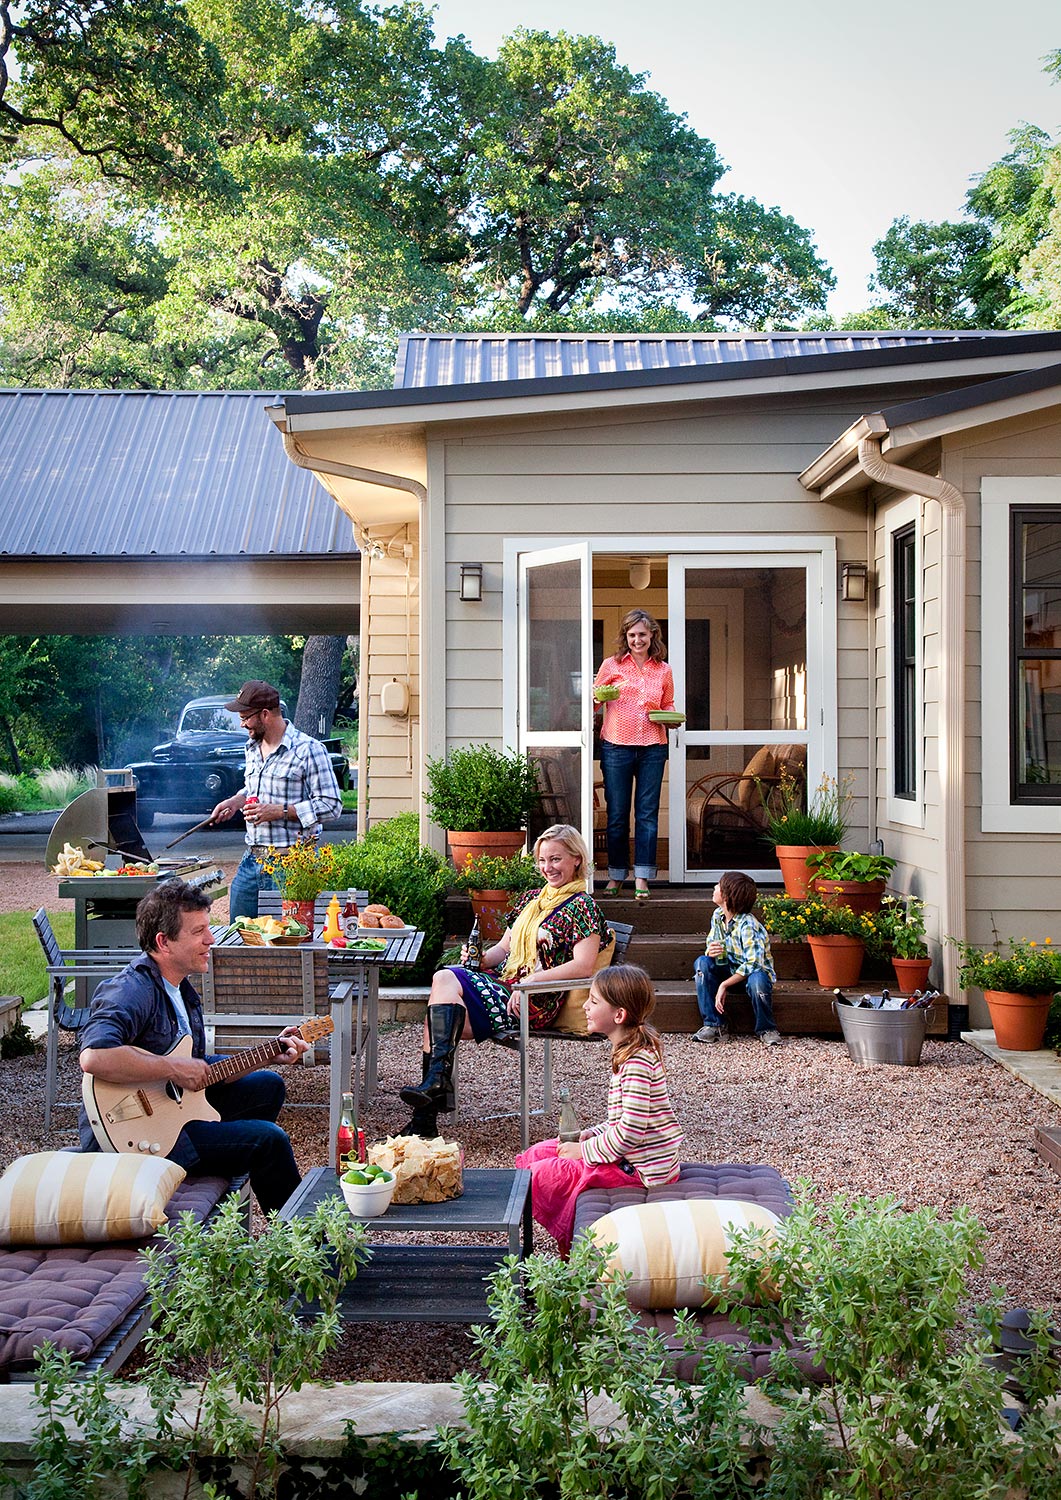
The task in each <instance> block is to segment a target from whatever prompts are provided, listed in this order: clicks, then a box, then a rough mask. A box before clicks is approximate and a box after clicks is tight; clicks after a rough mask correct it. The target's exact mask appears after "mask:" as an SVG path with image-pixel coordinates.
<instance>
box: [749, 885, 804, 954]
mask: <svg viewBox="0 0 1061 1500" xmlns="http://www.w3.org/2000/svg"><path fill="white" fill-rule="evenodd" d="M759 916H760V918H761V920H762V924H763V926H764V927H765V928H766V930H767V932H768V933H769V934H770V936H771V937H775V938H780V939H781V941H782V942H785V943H801V942H802V941H803V939H804V938H805V937H806V936H807V919H806V917H805V916H804V914H803V902H802V901H801V900H800V898H799V897H798V896H764V897H763V899H762V900H761V901H760V902H759Z"/></svg>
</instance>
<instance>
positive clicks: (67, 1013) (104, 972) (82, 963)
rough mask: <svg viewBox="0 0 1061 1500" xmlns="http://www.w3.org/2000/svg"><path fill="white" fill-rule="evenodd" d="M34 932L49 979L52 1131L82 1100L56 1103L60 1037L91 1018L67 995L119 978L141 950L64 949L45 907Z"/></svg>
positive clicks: (47, 1104) (47, 1074) (47, 1082)
mask: <svg viewBox="0 0 1061 1500" xmlns="http://www.w3.org/2000/svg"><path fill="white" fill-rule="evenodd" d="M32 922H33V930H34V931H35V932H36V934H37V939H38V941H39V942H40V945H41V948H42V950H43V952H44V964H45V969H46V971H47V975H48V1032H47V1038H46V1063H45V1070H44V1128H45V1130H51V1128H52V1110H53V1109H56V1108H63V1109H76V1108H77V1106H78V1105H79V1104H80V1102H81V1101H80V1099H76V1100H74V1099H69V1100H67V1099H64V1100H61V1101H60V1100H58V1099H56V1097H55V1096H56V1093H57V1092H58V1077H59V1033H60V1031H69V1032H73V1033H75V1034H76V1033H77V1032H79V1031H81V1029H82V1028H83V1027H84V1025H85V1023H86V1022H87V1020H88V1017H89V1009H90V1007H89V1006H87V1005H72V1004H70V1003H69V1001H68V1000H67V993H68V992H69V991H70V990H71V989H72V986H73V984H74V982H75V980H77V979H103V978H106V977H107V976H108V975H111V974H117V973H118V972H119V971H120V970H121V969H124V968H125V966H126V964H128V963H131V962H132V960H133V959H134V958H135V957H136V956H137V954H138V952H139V951H140V950H139V949H138V948H111V949H107V948H60V946H59V940H58V938H57V937H56V936H55V930H54V928H53V927H52V924H51V922H50V921H49V920H48V913H47V912H46V911H45V910H44V907H43V906H41V907H38V908H37V910H36V911H35V912H34V914H33V917H32Z"/></svg>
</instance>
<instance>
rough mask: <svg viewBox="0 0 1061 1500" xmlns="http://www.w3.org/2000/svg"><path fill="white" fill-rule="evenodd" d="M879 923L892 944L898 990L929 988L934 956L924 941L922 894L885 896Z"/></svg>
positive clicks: (911, 992)
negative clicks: (931, 957)
mask: <svg viewBox="0 0 1061 1500" xmlns="http://www.w3.org/2000/svg"><path fill="white" fill-rule="evenodd" d="M877 926H878V928H879V929H880V933H881V936H882V937H883V938H884V939H885V940H886V941H887V942H889V943H890V944H891V949H892V968H893V969H894V970H895V980H896V983H897V984H898V986H899V993H900V994H901V995H912V994H913V992H914V990H927V989H928V977H929V974H930V973H931V970H932V960H931V959H930V958H929V956H928V948H927V947H926V945H925V903H924V902H923V901H922V900H921V899H920V897H919V896H905V897H904V896H885V897H884V900H883V901H882V903H881V911H880V916H879V917H878V919H877Z"/></svg>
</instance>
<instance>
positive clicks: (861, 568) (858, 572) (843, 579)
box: [840, 562, 869, 604]
mask: <svg viewBox="0 0 1061 1500" xmlns="http://www.w3.org/2000/svg"><path fill="white" fill-rule="evenodd" d="M868 583H869V568H868V567H867V566H866V564H865V563H863V562H845V563H841V564H840V598H841V599H843V600H844V601H845V602H846V603H848V604H865V602H866V591H867V587H868Z"/></svg>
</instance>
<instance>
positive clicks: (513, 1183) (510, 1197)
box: [280, 1167, 533, 1323]
mask: <svg viewBox="0 0 1061 1500" xmlns="http://www.w3.org/2000/svg"><path fill="white" fill-rule="evenodd" d="M530 1189H531V1174H530V1173H529V1172H527V1171H524V1170H517V1169H508V1168H487V1169H482V1170H478V1169H475V1168H467V1169H465V1172H464V1193H463V1194H462V1196H461V1197H460V1198H450V1199H448V1200H447V1201H446V1202H445V1203H411V1204H398V1203H392V1204H391V1206H390V1208H388V1209H387V1212H386V1213H385V1214H381V1215H380V1217H379V1218H377V1219H361V1220H359V1221H358V1222H359V1223H362V1224H365V1225H366V1226H367V1228H368V1230H369V1234H370V1236H389V1235H403V1234H410V1233H414V1232H415V1233H417V1234H447V1235H449V1234H454V1233H464V1234H493V1235H496V1236H498V1237H500V1236H502V1235H503V1236H505V1239H506V1241H507V1243H505V1244H501V1245H479V1244H470V1243H464V1244H456V1245H453V1244H446V1245H431V1244H428V1245H410V1244H404V1245H402V1244H399V1245H374V1246H373V1251H372V1258H371V1260H369V1261H368V1262H367V1264H365V1265H363V1266H362V1267H361V1268H360V1270H359V1271H358V1273H357V1276H356V1277H355V1278H354V1280H353V1281H351V1282H349V1283H348V1284H347V1286H346V1287H345V1288H344V1289H343V1294H342V1297H341V1299H340V1302H339V1314H340V1316H341V1317H342V1318H343V1320H344V1321H345V1322H347V1323H374V1322H397V1323H480V1322H483V1321H484V1320H489V1319H490V1317H491V1313H490V1308H489V1305H488V1303H487V1295H486V1294H487V1288H486V1278H487V1277H488V1276H491V1275H493V1273H494V1272H495V1271H497V1270H498V1269H499V1267H500V1266H501V1264H502V1262H503V1261H504V1258H505V1256H506V1255H515V1256H517V1257H518V1258H519V1259H520V1260H523V1259H525V1257H526V1256H528V1255H529V1254H530V1253H531V1250H532V1249H533V1222H532V1219H531V1191H530ZM327 1198H339V1199H340V1200H341V1199H342V1190H341V1188H340V1187H339V1181H338V1178H337V1177H336V1175H335V1173H334V1171H333V1170H332V1168H331V1167H315V1168H314V1170H313V1171H312V1172H310V1173H308V1174H307V1176H306V1177H305V1178H303V1180H302V1183H301V1185H300V1186H299V1187H298V1188H297V1189H296V1191H295V1192H294V1194H293V1195H292V1196H291V1197H290V1198H289V1199H288V1201H287V1202H286V1203H285V1204H284V1206H283V1208H282V1209H281V1210H280V1217H281V1218H282V1219H284V1220H288V1221H290V1220H293V1219H302V1218H306V1217H307V1216H308V1215H309V1214H311V1213H312V1212H313V1210H314V1208H315V1207H316V1206H317V1204H318V1203H321V1202H323V1201H324V1200H325V1199H327ZM309 1310H310V1311H312V1310H313V1309H312V1307H311V1308H310V1309H309Z"/></svg>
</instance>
